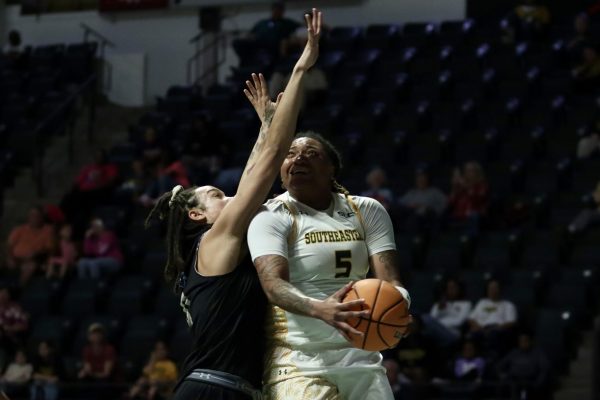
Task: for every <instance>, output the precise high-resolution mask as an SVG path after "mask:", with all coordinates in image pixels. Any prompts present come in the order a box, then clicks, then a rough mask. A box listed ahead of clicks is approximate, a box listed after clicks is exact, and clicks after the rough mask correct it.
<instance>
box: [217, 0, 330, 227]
mask: <svg viewBox="0 0 600 400" xmlns="http://www.w3.org/2000/svg"><path fill="white" fill-rule="evenodd" d="M305 18H306V25H307V30H308V37H309V39H308V42H307V44H306V46H305V48H304V52H303V53H302V55H301V56H300V59H299V60H298V62H297V63H296V65H295V66H294V70H293V72H292V76H291V78H290V81H289V83H288V85H287V86H286V89H285V92H284V93H285V94H284V96H283V97H281V99H280V101H279V104H278V105H277V107H276V109H275V111H274V114H273V119H272V121H271V123H270V125H269V126H268V128H267V129H263V130H261V135H260V137H259V139H258V141H257V144H256V146H255V148H254V150H253V154H252V155H251V156H250V159H249V162H248V164H247V165H246V168H245V170H244V173H243V174H242V178H241V180H240V184H239V186H238V191H237V193H236V195H235V197H234V198H233V199H232V200H231V201H230V202H229V204H228V205H227V206H226V207H225V209H223V211H222V213H221V215H220V216H219V219H218V220H217V222H216V223H215V224H214V225H213V228H212V229H211V231H212V232H211V234H210V235H211V236H217V235H219V234H230V235H233V236H234V237H235V238H241V237H242V236H243V235H244V234H245V231H246V229H247V227H248V224H249V223H250V219H251V218H252V217H253V216H254V214H255V213H256V211H257V210H258V207H259V206H260V205H261V204H262V203H263V201H264V199H265V197H266V196H267V194H268V192H269V190H270V188H271V185H272V184H273V181H274V180H275V177H276V176H277V174H278V172H279V167H280V166H281V163H282V162H283V160H284V159H285V156H286V154H287V151H288V149H289V147H290V145H291V143H292V140H293V137H294V134H295V130H296V122H297V119H298V113H299V110H300V96H299V92H300V87H301V84H302V80H303V78H304V76H305V74H306V72H307V70H308V69H309V68H310V67H312V66H313V65H314V63H315V62H316V60H317V57H318V54H319V36H320V33H321V20H322V17H321V13H320V12H319V11H317V9H313V13H312V16H310V15H308V14H307V15H306V16H305ZM262 80H263V82H264V78H262ZM253 82H254V84H253V85H252V84H248V90H247V91H246V92H245V93H246V96H247V97H249V98H250V96H252V97H253V98H254V99H255V100H256V102H259V101H262V102H263V103H264V98H263V97H264V93H265V91H266V84H265V85H262V83H261V77H260V76H258V77H256V76H253ZM248 83H250V82H248ZM252 86H254V93H253V92H252ZM258 97H260V98H258ZM264 109H265V112H264V114H263V122H264V123H265V124H266V125H268V118H267V117H268V115H267V114H268V113H269V111H268V110H269V108H268V107H265V108H264ZM207 238H208V237H207Z"/></svg>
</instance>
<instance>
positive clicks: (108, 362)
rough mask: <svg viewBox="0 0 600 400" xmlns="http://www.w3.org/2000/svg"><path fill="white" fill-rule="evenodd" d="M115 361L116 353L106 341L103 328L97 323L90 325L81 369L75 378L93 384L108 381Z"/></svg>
mask: <svg viewBox="0 0 600 400" xmlns="http://www.w3.org/2000/svg"><path fill="white" fill-rule="evenodd" d="M116 360H117V353H116V351H115V348H114V347H113V346H112V345H111V344H110V343H108V342H107V341H106V331H105V329H104V326H102V325H101V324H98V323H94V324H91V325H90V327H89V328H88V344H87V345H86V346H85V347H84V349H83V359H82V361H83V367H82V368H81V370H80V371H79V373H78V374H77V377H78V378H79V379H81V380H87V381H94V382H107V381H110V380H111V379H112V375H113V372H114V369H115V363H116Z"/></svg>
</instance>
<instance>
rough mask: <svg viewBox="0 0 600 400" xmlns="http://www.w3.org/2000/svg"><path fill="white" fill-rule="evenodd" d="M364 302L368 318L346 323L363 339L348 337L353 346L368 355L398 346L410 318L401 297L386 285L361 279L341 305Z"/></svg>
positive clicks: (353, 336)
mask: <svg viewBox="0 0 600 400" xmlns="http://www.w3.org/2000/svg"><path fill="white" fill-rule="evenodd" d="M357 299H365V304H364V306H363V310H371V315H370V318H368V319H367V318H349V319H348V320H347V321H346V322H348V324H350V325H351V326H352V327H353V328H354V329H356V330H359V331H361V332H363V333H364V336H362V337H361V336H358V335H350V338H351V339H352V345H353V346H354V347H358V348H359V349H363V350H368V351H381V350H385V349H389V348H392V347H394V346H396V344H398V342H399V341H400V339H402V336H404V334H405V333H406V331H407V329H408V324H409V323H410V314H409V313H408V304H407V303H406V301H405V300H404V297H402V294H401V293H400V292H399V291H398V289H396V288H395V287H394V285H392V284H391V283H389V282H386V281H382V280H381V279H363V280H361V281H358V282H356V283H355V284H354V286H353V287H352V290H350V291H349V292H348V293H347V294H346V297H344V300H343V302H344V303H345V302H347V301H352V300H357Z"/></svg>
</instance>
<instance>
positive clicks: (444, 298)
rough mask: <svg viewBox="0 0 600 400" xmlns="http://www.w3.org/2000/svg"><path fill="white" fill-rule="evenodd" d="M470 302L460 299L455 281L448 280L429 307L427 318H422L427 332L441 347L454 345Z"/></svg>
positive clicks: (460, 292) (467, 313) (467, 314)
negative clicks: (435, 300)
mask: <svg viewBox="0 0 600 400" xmlns="http://www.w3.org/2000/svg"><path fill="white" fill-rule="evenodd" d="M471 308H472V305H471V302H470V301H468V300H464V299H463V298H462V290H461V287H460V284H459V282H458V281H457V280H456V279H448V280H447V281H446V285H445V288H444V291H443V292H442V293H441V296H440V298H439V300H438V301H437V302H436V303H435V304H434V305H433V307H431V313H430V317H429V316H423V320H424V321H425V325H426V327H427V330H428V331H430V332H432V335H433V336H435V337H436V339H437V341H438V342H439V343H440V344H442V346H449V345H452V344H454V343H456V342H457V341H458V340H459V339H460V336H461V330H462V328H463V327H464V326H465V324H466V322H467V318H468V317H469V313H470V312H471Z"/></svg>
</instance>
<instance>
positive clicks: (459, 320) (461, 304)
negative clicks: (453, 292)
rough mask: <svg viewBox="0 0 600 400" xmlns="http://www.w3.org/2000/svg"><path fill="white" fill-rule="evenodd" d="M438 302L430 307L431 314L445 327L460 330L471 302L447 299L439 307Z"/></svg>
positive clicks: (467, 314) (469, 309)
mask: <svg viewBox="0 0 600 400" xmlns="http://www.w3.org/2000/svg"><path fill="white" fill-rule="evenodd" d="M439 304H440V303H435V304H434V305H433V307H431V316H432V317H433V318H435V319H436V320H437V321H438V322H439V323H440V324H442V325H444V326H445V327H446V328H448V329H452V330H454V331H459V330H460V328H461V326H462V325H463V324H464V323H465V321H466V320H467V318H468V317H469V313H470V312H471V309H472V308H473V305H472V304H471V302H470V301H467V300H456V301H447V302H446V306H445V307H444V308H440V305H439Z"/></svg>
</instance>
